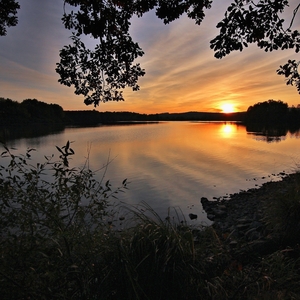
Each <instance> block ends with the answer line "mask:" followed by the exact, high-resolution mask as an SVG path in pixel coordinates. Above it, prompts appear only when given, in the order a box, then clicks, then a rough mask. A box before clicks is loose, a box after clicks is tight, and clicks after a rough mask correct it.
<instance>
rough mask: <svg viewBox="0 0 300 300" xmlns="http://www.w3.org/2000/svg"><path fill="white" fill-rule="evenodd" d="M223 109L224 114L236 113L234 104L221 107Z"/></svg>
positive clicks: (225, 104)
mask: <svg viewBox="0 0 300 300" xmlns="http://www.w3.org/2000/svg"><path fill="white" fill-rule="evenodd" d="M221 109H222V112H223V113H227V114H228V113H233V112H235V107H234V105H233V104H232V103H224V104H222V105H221Z"/></svg>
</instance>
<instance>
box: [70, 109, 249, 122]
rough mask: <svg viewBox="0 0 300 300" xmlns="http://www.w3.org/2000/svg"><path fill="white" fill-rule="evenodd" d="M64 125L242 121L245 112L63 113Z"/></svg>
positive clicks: (94, 111)
mask: <svg viewBox="0 0 300 300" xmlns="http://www.w3.org/2000/svg"><path fill="white" fill-rule="evenodd" d="M65 118H66V125H78V126H80V125H85V126H96V125H99V124H116V123H119V122H123V123H125V122H127V123H136V122H159V121H243V120H244V118H245V112H240V113H232V114H223V113H208V112H186V113H160V114H139V113H134V112H98V111H96V110H93V111H65Z"/></svg>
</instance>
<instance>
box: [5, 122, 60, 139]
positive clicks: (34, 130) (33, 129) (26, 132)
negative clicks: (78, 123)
mask: <svg viewBox="0 0 300 300" xmlns="http://www.w3.org/2000/svg"><path fill="white" fill-rule="evenodd" d="M63 130H64V126H63V125H61V124H59V125H53V124H52V125H43V124H38V125H37V124H35V125H23V126H0V141H1V142H3V143H5V142H7V141H11V140H15V139H19V138H33V137H39V136H43V135H48V134H54V133H59V132H61V131H63Z"/></svg>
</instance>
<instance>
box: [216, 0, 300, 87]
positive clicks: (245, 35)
mask: <svg viewBox="0 0 300 300" xmlns="http://www.w3.org/2000/svg"><path fill="white" fill-rule="evenodd" d="M289 2H291V1H287V0H276V1H274V0H256V1H250V0H235V1H234V2H233V3H231V5H230V6H229V7H228V8H227V11H226V12H225V16H224V19H223V20H222V21H221V22H219V23H218V24H217V27H218V28H220V33H219V35H217V37H215V38H214V39H213V40H212V41H211V45H210V47H211V48H212V49H213V50H214V51H215V57H216V58H222V57H224V56H226V55H228V54H229V53H231V52H232V51H235V50H240V51H242V50H243V49H244V48H245V47H248V45H249V44H251V43H256V45H257V46H258V47H259V48H261V49H264V50H265V51H266V52H268V51H273V50H285V49H294V50H295V52H296V53H298V52H299V50H300V32H299V31H298V30H293V29H292V27H293V24H294V20H295V17H296V15H297V13H298V10H299V7H300V3H299V4H298V5H297V6H296V7H295V9H294V11H293V14H292V16H291V20H285V19H284V18H283V13H284V12H285V10H286V9H287V8H288V7H289ZM299 63H300V62H299V61H298V62H297V61H296V60H289V61H288V62H287V63H286V64H284V65H282V66H280V67H279V69H278V70H277V74H279V75H284V76H285V77H286V78H287V81H286V83H287V84H288V85H289V84H290V85H295V86H296V88H297V90H298V91H299V93H300V74H299V72H298V66H299Z"/></svg>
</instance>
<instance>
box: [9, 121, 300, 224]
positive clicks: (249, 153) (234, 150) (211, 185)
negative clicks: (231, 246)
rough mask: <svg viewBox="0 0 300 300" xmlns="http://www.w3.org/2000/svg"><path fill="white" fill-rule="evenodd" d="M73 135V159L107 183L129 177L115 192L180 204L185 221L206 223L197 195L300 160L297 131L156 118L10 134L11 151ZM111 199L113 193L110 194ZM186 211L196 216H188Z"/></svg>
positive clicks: (233, 188)
mask: <svg viewBox="0 0 300 300" xmlns="http://www.w3.org/2000/svg"><path fill="white" fill-rule="evenodd" d="M68 140H69V141H71V142H72V144H71V147H72V148H73V150H74V151H75V155H74V156H73V157H72V161H71V166H82V165H83V164H84V163H85V161H86V158H87V157H89V165H90V168H91V169H92V170H99V169H100V170H99V171H98V172H97V176H99V177H98V178H101V177H102V176H103V166H104V165H105V164H106V163H107V161H108V160H109V161H110V163H109V165H108V168H107V170H106V173H105V178H106V179H109V180H110V181H111V183H112V184H113V187H118V186H120V185H121V183H122V181H123V180H124V179H125V178H127V180H128V182H130V183H129V185H128V188H129V189H128V190H127V191H126V192H125V193H122V194H119V200H120V201H122V202H124V203H128V204H138V203H140V202H141V201H144V202H146V203H148V204H149V205H150V206H151V207H152V208H153V209H154V210H155V211H156V212H157V213H158V214H159V215H160V216H161V217H162V218H164V217H166V216H167V214H168V208H169V207H178V208H180V209H181V210H182V212H183V214H184V216H185V217H186V220H187V221H188V222H189V223H190V224H193V223H196V222H197V223H199V222H200V223H203V224H211V222H210V221H209V220H208V219H207V218H206V214H205V212H204V211H203V209H202V205H201V203H200V199H201V197H207V198H208V199H211V200H212V199H215V198H218V197H222V196H225V197H226V196H228V195H229V194H231V193H237V192H239V191H240V190H247V189H249V188H255V187H259V186H260V185H261V184H262V183H263V182H266V181H271V180H272V181H274V180H279V179H280V178H281V177H280V176H279V173H281V172H285V173H291V172H294V171H295V170H296V168H297V165H298V163H300V157H299V152H298V150H299V149H300V139H299V132H297V133H294V134H290V133H288V134H287V135H286V136H285V137H281V138H276V139H270V138H266V137H264V136H261V135H254V134H249V133H247V131H246V128H245V127H244V126H243V125H240V124H238V123H223V122H219V123H210V122H162V123H153V124H136V125H118V126H99V127H87V128H66V129H64V130H63V131H62V132H60V133H57V134H50V135H47V136H42V137H35V138H22V139H16V140H13V141H9V142H8V143H7V145H8V146H10V147H15V148H17V153H24V152H25V150H26V149H27V148H36V149H37V151H36V152H35V153H33V159H34V160H36V161H44V155H51V154H55V157H58V156H59V154H58V151H57V150H56V148H55V146H59V147H61V146H64V145H65V144H66V142H67V141H68ZM112 201H114V200H112ZM190 213H193V214H196V215H197V216H198V218H197V220H190V219H189V217H188V215H189V214H190Z"/></svg>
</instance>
